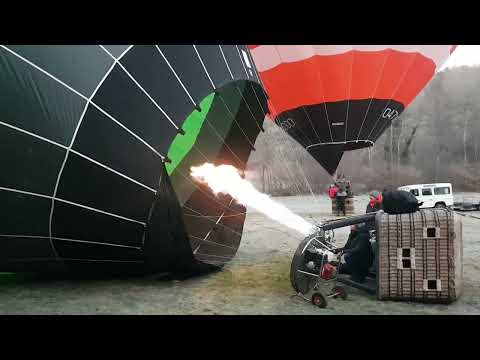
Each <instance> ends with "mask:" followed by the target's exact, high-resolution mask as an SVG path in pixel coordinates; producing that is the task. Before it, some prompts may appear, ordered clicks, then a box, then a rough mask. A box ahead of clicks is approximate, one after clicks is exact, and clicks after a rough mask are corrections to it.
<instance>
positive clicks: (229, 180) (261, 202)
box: [190, 163, 314, 235]
mask: <svg viewBox="0 0 480 360" xmlns="http://www.w3.org/2000/svg"><path fill="white" fill-rule="evenodd" d="M190 170H191V173H190V174H191V176H192V177H193V178H195V179H197V180H198V181H201V182H203V183H205V184H207V185H208V186H209V187H210V189H212V191H213V192H214V193H215V195H217V194H218V193H224V194H228V195H230V196H231V197H233V198H234V199H235V200H236V201H238V202H239V203H240V204H242V205H248V206H251V207H252V208H254V209H256V210H257V211H259V212H261V213H263V214H264V215H266V216H268V217H269V218H271V219H272V220H275V221H277V222H279V223H281V224H283V225H286V226H288V227H290V228H292V229H294V230H296V231H298V232H299V233H301V234H302V235H309V234H311V233H312V232H313V229H314V226H313V225H312V224H310V223H309V222H308V221H306V220H305V219H303V218H302V217H300V216H298V215H296V214H294V213H293V212H291V211H290V210H289V209H287V208H286V207H285V206H283V205H281V204H279V203H277V202H275V201H273V200H272V199H271V198H270V197H268V196H267V195H265V194H263V193H261V192H259V191H258V190H257V189H255V187H254V186H253V185H252V184H251V183H250V182H249V181H247V180H245V179H242V177H241V176H240V173H239V171H238V170H237V169H236V168H235V167H233V166H231V165H219V166H214V165H213V164H210V163H205V164H203V165H201V166H197V167H195V166H192V167H191V168H190Z"/></svg>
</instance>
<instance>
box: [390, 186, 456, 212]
mask: <svg viewBox="0 0 480 360" xmlns="http://www.w3.org/2000/svg"><path fill="white" fill-rule="evenodd" d="M398 190H404V191H408V192H411V193H412V194H413V195H415V197H416V198H417V199H418V201H419V202H423V205H422V206H420V207H421V208H422V209H423V208H432V207H447V206H448V207H450V206H453V191H452V184H450V183H437V184H417V185H405V186H401V187H399V188H398Z"/></svg>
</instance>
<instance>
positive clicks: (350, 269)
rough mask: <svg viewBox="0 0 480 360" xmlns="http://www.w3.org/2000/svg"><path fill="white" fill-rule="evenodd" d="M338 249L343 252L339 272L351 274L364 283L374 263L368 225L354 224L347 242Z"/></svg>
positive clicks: (354, 278) (355, 279) (353, 277)
mask: <svg viewBox="0 0 480 360" xmlns="http://www.w3.org/2000/svg"><path fill="white" fill-rule="evenodd" d="M338 251H342V252H343V255H342V260H341V263H340V266H339V268H338V272H339V273H340V274H350V275H351V276H352V280H353V281H355V282H359V283H363V282H364V280H365V277H366V276H367V275H368V271H369V269H370V267H371V266H372V263H373V251H372V246H371V245H370V234H369V232H368V229H367V227H366V225H365V224H358V225H353V226H352V227H351V231H350V236H349V237H348V240H347V243H346V244H345V246H344V247H343V248H342V249H337V252H338Z"/></svg>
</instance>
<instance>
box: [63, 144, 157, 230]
mask: <svg viewBox="0 0 480 360" xmlns="http://www.w3.org/2000/svg"><path fill="white" fill-rule="evenodd" d="M57 197H59V198H61V199H65V200H69V201H72V202H75V203H78V204H82V205H86V206H90V207H93V208H95V209H99V210H103V211H107V212H110V213H113V214H116V215H121V216H124V217H127V218H130V219H134V220H137V221H142V222H144V221H145V220H146V219H147V215H148V210H149V207H150V204H151V203H152V201H153V197H154V194H153V193H152V192H151V191H149V190H147V189H145V188H143V187H141V186H139V185H137V184H135V183H133V182H131V181H129V180H127V179H124V178H122V177H120V176H118V175H117V174H115V173H112V172H111V171H108V170H106V169H104V168H102V167H100V166H98V165H96V164H94V163H92V162H90V161H88V160H86V159H83V158H81V157H79V156H78V155H75V154H73V153H70V155H69V156H68V160H67V162H66V164H65V168H64V170H63V173H62V177H61V179H60V183H59V185H58V191H57Z"/></svg>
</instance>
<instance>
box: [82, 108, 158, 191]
mask: <svg viewBox="0 0 480 360" xmlns="http://www.w3.org/2000/svg"><path fill="white" fill-rule="evenodd" d="M73 149H75V150H77V151H79V152H81V153H82V154H84V155H87V156H88V157H90V158H92V159H94V160H96V161H99V162H100V163H102V164H104V165H107V166H109V167H111V168H112V169H115V170H117V171H119V172H121V173H122V174H124V175H126V176H129V177H131V178H132V179H135V180H137V181H139V182H141V183H142V184H144V185H147V186H149V187H151V188H155V187H156V186H157V184H158V180H159V179H160V172H161V167H162V166H163V165H162V160H161V158H160V157H159V156H157V155H156V154H155V153H154V152H153V151H151V150H150V149H149V148H147V147H146V146H145V145H144V144H143V143H142V142H140V141H139V140H137V139H136V138H134V137H133V136H132V135H130V134H129V133H128V132H126V131H125V130H124V129H122V128H121V127H120V126H118V125H117V124H115V123H114V122H113V121H112V120H110V119H109V118H107V117H106V116H105V115H104V114H102V113H101V112H100V111H98V110H97V109H96V108H94V107H92V106H89V108H88V109H87V112H86V114H85V116H84V118H83V121H82V124H81V125H80V128H79V130H78V133H77V137H76V138H75V143H74V144H73Z"/></svg>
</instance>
